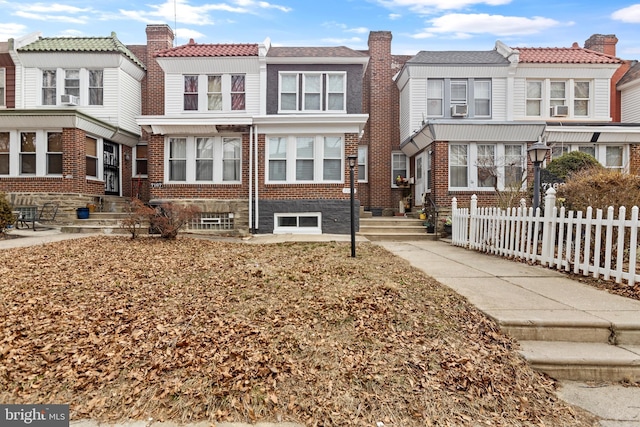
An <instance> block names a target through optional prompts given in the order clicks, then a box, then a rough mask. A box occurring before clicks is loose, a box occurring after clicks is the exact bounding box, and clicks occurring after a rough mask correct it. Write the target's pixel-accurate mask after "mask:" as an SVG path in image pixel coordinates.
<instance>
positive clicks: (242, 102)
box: [231, 74, 247, 111]
mask: <svg viewBox="0 0 640 427" xmlns="http://www.w3.org/2000/svg"><path fill="white" fill-rule="evenodd" d="M246 108H247V107H246V93H245V76H244V74H236V75H232V76H231V110H233V111H243V110H245V109H246Z"/></svg>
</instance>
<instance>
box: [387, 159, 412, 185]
mask: <svg viewBox="0 0 640 427" xmlns="http://www.w3.org/2000/svg"><path fill="white" fill-rule="evenodd" d="M408 161H409V160H408V159H407V156H406V155H405V154H404V153H400V152H393V153H391V183H392V184H391V186H392V187H397V184H396V179H397V178H398V176H400V177H401V178H408V176H407V175H408V173H409V163H408Z"/></svg>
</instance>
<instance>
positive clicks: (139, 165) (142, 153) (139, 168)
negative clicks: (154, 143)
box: [134, 143, 148, 176]
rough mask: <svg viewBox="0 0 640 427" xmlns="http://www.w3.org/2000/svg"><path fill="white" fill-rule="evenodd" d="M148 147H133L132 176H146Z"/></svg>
mask: <svg viewBox="0 0 640 427" xmlns="http://www.w3.org/2000/svg"><path fill="white" fill-rule="evenodd" d="M147 153H148V145H147V144H146V143H145V144H138V145H136V147H135V153H134V154H135V159H136V161H135V165H136V170H135V171H134V174H135V175H136V176H146V175H147V165H148V154H147Z"/></svg>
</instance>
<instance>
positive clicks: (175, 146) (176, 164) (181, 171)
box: [169, 138, 187, 181]
mask: <svg viewBox="0 0 640 427" xmlns="http://www.w3.org/2000/svg"><path fill="white" fill-rule="evenodd" d="M186 180H187V139H186V138H169V181H186Z"/></svg>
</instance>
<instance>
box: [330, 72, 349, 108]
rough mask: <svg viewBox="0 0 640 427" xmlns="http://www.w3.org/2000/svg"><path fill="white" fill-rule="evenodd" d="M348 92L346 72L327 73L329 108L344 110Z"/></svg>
mask: <svg viewBox="0 0 640 427" xmlns="http://www.w3.org/2000/svg"><path fill="white" fill-rule="evenodd" d="M345 92H346V80H345V76H344V74H328V75H327V110H329V111H343V110H344V109H345V107H344V101H345Z"/></svg>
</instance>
